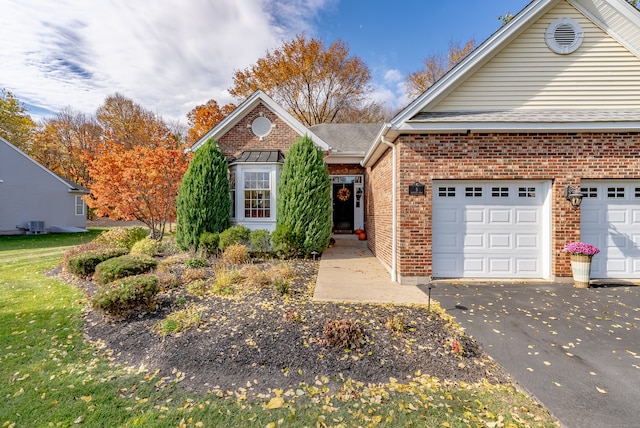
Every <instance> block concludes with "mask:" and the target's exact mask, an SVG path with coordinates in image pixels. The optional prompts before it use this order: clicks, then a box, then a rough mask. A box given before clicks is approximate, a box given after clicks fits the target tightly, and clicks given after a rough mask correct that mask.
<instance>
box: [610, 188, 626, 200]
mask: <svg viewBox="0 0 640 428" xmlns="http://www.w3.org/2000/svg"><path fill="white" fill-rule="evenodd" d="M607 198H612V199H616V198H624V187H607Z"/></svg>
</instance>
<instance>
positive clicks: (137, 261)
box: [94, 254, 158, 284]
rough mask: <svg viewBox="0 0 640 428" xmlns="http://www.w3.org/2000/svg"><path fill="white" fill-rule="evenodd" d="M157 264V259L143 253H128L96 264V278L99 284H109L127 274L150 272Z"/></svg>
mask: <svg viewBox="0 0 640 428" xmlns="http://www.w3.org/2000/svg"><path fill="white" fill-rule="evenodd" d="M156 265H157V263H156V261H155V260H154V259H153V258H151V257H149V256H145V255H142V254H126V255H124V256H120V257H114V258H112V259H109V260H105V261H104V262H102V263H100V264H99V265H98V266H96V272H95V275H94V280H95V281H96V282H97V283H98V284H107V283H109V282H111V281H115V280H116V279H120V278H125V277H127V276H134V275H140V274H143V273H146V272H149V271H150V270H151V269H153V268H155V267H156ZM157 280H158V279H157V278H156V284H157Z"/></svg>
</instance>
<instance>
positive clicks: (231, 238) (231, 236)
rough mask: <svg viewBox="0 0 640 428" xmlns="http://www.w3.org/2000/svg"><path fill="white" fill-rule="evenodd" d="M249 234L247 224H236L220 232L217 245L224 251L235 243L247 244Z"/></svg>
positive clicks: (249, 230)
mask: <svg viewBox="0 0 640 428" xmlns="http://www.w3.org/2000/svg"><path fill="white" fill-rule="evenodd" d="M250 234H251V229H249V228H248V227H247V226H243V225H241V224H236V225H235V226H232V227H230V228H228V229H226V230H224V231H222V232H220V241H219V243H218V246H219V247H220V250H222V251H224V250H226V249H227V248H228V247H230V246H232V245H235V244H240V245H248V244H249V235H250Z"/></svg>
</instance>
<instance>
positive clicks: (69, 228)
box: [0, 137, 89, 235]
mask: <svg viewBox="0 0 640 428" xmlns="http://www.w3.org/2000/svg"><path fill="white" fill-rule="evenodd" d="M88 193H89V192H88V190H87V189H85V188H83V187H81V186H78V185H77V184H74V183H71V182H69V181H67V180H65V179H63V178H61V177H59V176H58V175H56V174H54V173H53V172H51V171H49V170H48V169H47V168H45V167H43V166H42V165H40V164H39V163H38V162H36V161H35V160H33V159H32V158H30V157H29V156H27V155H26V154H25V153H24V152H23V151H21V150H20V149H18V148H17V147H15V146H14V145H12V144H11V143H9V142H8V141H7V140H5V139H4V138H2V137H0V235H16V234H23V233H49V232H52V233H56V232H57V233H60V232H80V231H86V226H87V215H86V207H85V203H84V200H83V196H84V195H86V194H88Z"/></svg>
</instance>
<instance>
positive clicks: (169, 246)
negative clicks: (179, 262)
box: [162, 235, 182, 256]
mask: <svg viewBox="0 0 640 428" xmlns="http://www.w3.org/2000/svg"><path fill="white" fill-rule="evenodd" d="M181 251H182V250H180V247H178V243H177V242H176V237H175V236H166V235H165V237H164V238H163V239H162V253H163V254H164V255H165V256H173V255H176V254H179V253H180V252H181Z"/></svg>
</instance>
